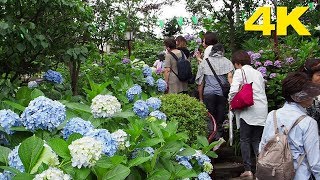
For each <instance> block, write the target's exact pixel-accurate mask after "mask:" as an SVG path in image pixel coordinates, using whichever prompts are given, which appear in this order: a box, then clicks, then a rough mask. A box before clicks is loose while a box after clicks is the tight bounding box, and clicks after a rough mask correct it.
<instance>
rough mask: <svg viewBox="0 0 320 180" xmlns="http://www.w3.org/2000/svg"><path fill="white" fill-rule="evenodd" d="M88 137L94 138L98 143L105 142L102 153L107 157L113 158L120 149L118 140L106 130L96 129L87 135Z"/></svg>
mask: <svg viewBox="0 0 320 180" xmlns="http://www.w3.org/2000/svg"><path fill="white" fill-rule="evenodd" d="M86 136H89V137H93V138H95V139H96V140H98V141H101V142H103V150H102V152H103V153H104V154H105V155H107V156H110V157H111V156H113V155H114V154H115V153H116V152H117V149H118V143H117V140H116V139H114V138H113V137H112V136H111V134H110V133H109V131H108V130H106V129H94V130H92V131H90V132H88V133H87V134H86Z"/></svg>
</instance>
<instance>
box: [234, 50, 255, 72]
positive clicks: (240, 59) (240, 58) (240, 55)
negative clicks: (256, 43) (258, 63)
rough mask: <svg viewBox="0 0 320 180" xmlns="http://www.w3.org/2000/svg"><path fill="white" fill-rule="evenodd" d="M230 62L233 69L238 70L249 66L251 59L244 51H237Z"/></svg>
mask: <svg viewBox="0 0 320 180" xmlns="http://www.w3.org/2000/svg"><path fill="white" fill-rule="evenodd" d="M231 62H232V64H233V65H234V67H235V68H237V69H239V68H241V67H242V66H244V65H250V63H251V58H250V56H249V54H248V53H247V52H246V51H243V50H239V51H236V52H235V53H233V54H232V57H231Z"/></svg>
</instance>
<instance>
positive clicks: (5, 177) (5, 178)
mask: <svg viewBox="0 0 320 180" xmlns="http://www.w3.org/2000/svg"><path fill="white" fill-rule="evenodd" d="M12 176H13V174H12V173H10V171H3V173H0V179H1V180H11V179H12Z"/></svg>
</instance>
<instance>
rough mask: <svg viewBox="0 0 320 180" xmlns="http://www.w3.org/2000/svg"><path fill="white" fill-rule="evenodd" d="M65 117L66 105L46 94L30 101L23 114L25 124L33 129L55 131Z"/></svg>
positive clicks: (22, 118) (22, 119)
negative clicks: (47, 96)
mask: <svg viewBox="0 0 320 180" xmlns="http://www.w3.org/2000/svg"><path fill="white" fill-rule="evenodd" d="M65 118H66V109H65V106H64V105H63V104H61V103H60V102H58V101H53V100H51V99H49V98H46V97H44V96H40V97H37V98H36V99H34V100H32V101H30V103H29V105H28V107H26V109H25V110H24V111H23V113H22V114H21V121H22V124H23V126H25V127H26V128H27V129H29V130H31V131H34V130H37V129H43V130H49V131H53V130H54V129H56V128H57V127H58V126H59V125H60V124H61V123H62V122H63V121H64V120H65Z"/></svg>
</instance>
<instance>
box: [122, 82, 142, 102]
mask: <svg viewBox="0 0 320 180" xmlns="http://www.w3.org/2000/svg"><path fill="white" fill-rule="evenodd" d="M141 93H142V89H141V86H139V85H137V84H135V85H134V86H133V87H131V88H130V89H128V90H127V92H126V94H127V98H128V100H129V101H130V102H132V101H133V99H134V96H135V95H137V96H139V98H140V96H141Z"/></svg>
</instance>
